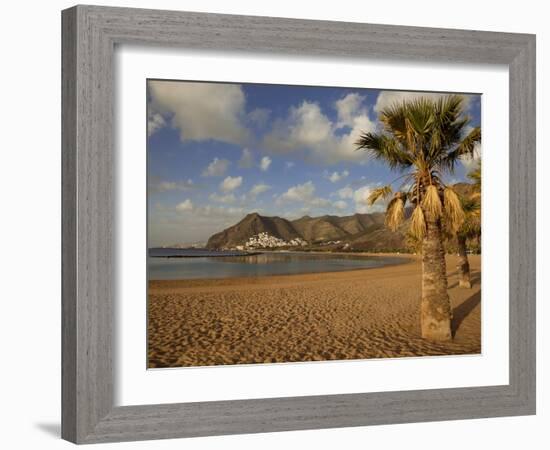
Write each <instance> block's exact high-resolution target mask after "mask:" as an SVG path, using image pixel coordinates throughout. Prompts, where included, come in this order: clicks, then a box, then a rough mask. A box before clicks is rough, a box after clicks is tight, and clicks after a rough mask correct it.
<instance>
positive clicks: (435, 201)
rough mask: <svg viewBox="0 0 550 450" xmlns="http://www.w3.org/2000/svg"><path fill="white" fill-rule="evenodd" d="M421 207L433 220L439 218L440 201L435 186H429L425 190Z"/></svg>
mask: <svg viewBox="0 0 550 450" xmlns="http://www.w3.org/2000/svg"><path fill="white" fill-rule="evenodd" d="M422 206H423V207H424V210H425V211H426V213H427V214H428V215H429V216H431V217H432V218H433V219H438V218H439V217H441V209H442V205H441V199H440V198H439V190H438V189H437V187H436V186H434V185H430V186H428V187H427V188H426V192H425V194H424V199H423V200H422Z"/></svg>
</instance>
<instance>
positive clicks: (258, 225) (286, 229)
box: [206, 213, 302, 249]
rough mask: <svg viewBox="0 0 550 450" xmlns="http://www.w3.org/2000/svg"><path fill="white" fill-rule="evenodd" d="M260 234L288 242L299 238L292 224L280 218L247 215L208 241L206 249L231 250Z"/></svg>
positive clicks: (255, 214)
mask: <svg viewBox="0 0 550 450" xmlns="http://www.w3.org/2000/svg"><path fill="white" fill-rule="evenodd" d="M260 233H267V234H269V235H270V236H273V237H276V238H278V239H282V240H284V241H290V240H292V239H296V238H301V237H302V236H301V235H300V234H299V233H298V232H297V231H296V229H295V228H294V226H293V225H292V222H290V221H288V220H286V219H282V218H280V217H266V216H260V215H259V214H258V213H251V214H248V215H247V216H246V217H245V218H244V219H243V220H241V221H240V222H239V223H237V224H236V225H233V226H231V227H229V228H226V229H225V230H223V231H221V232H220V233H216V234H214V235H213V236H211V237H210V239H208V242H207V244H206V248H211V249H214V248H231V247H235V246H237V245H241V244H243V243H244V242H246V241H247V240H248V239H249V238H250V237H252V236H255V235H258V234H260Z"/></svg>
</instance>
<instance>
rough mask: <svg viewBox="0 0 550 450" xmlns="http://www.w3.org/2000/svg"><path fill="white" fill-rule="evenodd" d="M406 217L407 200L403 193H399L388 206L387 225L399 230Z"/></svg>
mask: <svg viewBox="0 0 550 450" xmlns="http://www.w3.org/2000/svg"><path fill="white" fill-rule="evenodd" d="M398 194H399V193H398ZM404 219H405V202H404V201H403V198H402V197H401V195H397V196H396V197H395V198H393V199H392V201H391V202H390V203H389V204H388V208H387V209H386V226H387V227H388V228H389V229H390V230H392V231H397V229H398V228H399V225H401V224H402V223H403V220H404Z"/></svg>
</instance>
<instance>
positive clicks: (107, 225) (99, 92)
mask: <svg viewBox="0 0 550 450" xmlns="http://www.w3.org/2000/svg"><path fill="white" fill-rule="evenodd" d="M62 19H63V20H62V23H63V49H62V50H63V58H62V64H63V67H62V69H63V70H62V72H63V117H62V119H63V139H62V142H63V299H62V300H63V302H62V303H63V321H62V326H63V332H62V336H63V341H62V344H63V368H62V369H63V370H62V375H63V383H62V385H63V389H62V395H63V397H62V406H63V408H62V409H63V413H62V435H63V437H64V438H65V439H67V440H69V441H72V442H75V443H95V442H113V441H127V440H143V439H160V438H176V437H192V436H208V435H221V434H235V433H256V432H269V431H284V430H299V429H318V428H329V427H330V428H333V427H346V426H361V425H374V424H390V423H403V422H415V421H416V422H419V421H431V420H452V419H466V418H480V417H496V416H510V415H526V414H534V413H535V251H534V249H535V37H534V36H533V35H524V34H509V33H492V32H491V33H490V32H481V31H466V30H447V29H435V28H434V29H432V28H415V27H402V26H390V25H370V24H359V23H341V22H324V21H306V20H294V19H279V18H267V17H246V16H228V15H217V14H202V13H187V12H174V11H155V10H141V9H127V8H109V7H98V6H75V7H73V8H70V9H68V10H65V11H63V13H62Z"/></svg>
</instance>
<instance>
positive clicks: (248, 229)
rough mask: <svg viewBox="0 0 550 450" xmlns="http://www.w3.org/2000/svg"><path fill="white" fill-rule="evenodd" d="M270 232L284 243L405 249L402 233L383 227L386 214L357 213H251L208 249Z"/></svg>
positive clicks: (212, 240) (210, 241) (213, 239)
mask: <svg viewBox="0 0 550 450" xmlns="http://www.w3.org/2000/svg"><path fill="white" fill-rule="evenodd" d="M260 233H267V234H268V235H270V236H273V237H275V238H278V239H282V240H283V241H287V242H289V241H291V240H293V239H297V238H300V239H303V240H305V241H307V242H308V243H309V244H310V245H316V244H321V243H327V242H335V241H340V242H346V243H350V244H352V243H353V244H354V245H356V244H358V245H360V246H361V247H364V245H365V244H367V245H368V246H369V247H373V249H374V248H388V247H391V248H401V247H403V233H400V232H395V233H393V232H391V231H388V230H387V229H385V227H384V214H383V213H372V214H354V215H352V216H343V217H339V216H329V215H325V216H320V217H310V216H304V217H301V218H299V219H296V220H287V219H284V218H282V217H276V216H275V217H267V216H262V215H260V214H258V213H251V214H248V215H247V216H246V217H244V218H243V219H242V220H241V221H240V222H239V223H237V224H235V225H233V226H231V227H229V228H226V229H225V230H223V231H221V232H219V233H216V234H214V235H213V236H211V237H210V239H208V243H207V244H206V247H207V248H210V249H220V248H233V247H236V246H238V245H242V244H244V243H245V242H246V241H247V240H248V239H249V238H251V237H252V236H256V235H259V234H260Z"/></svg>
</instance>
